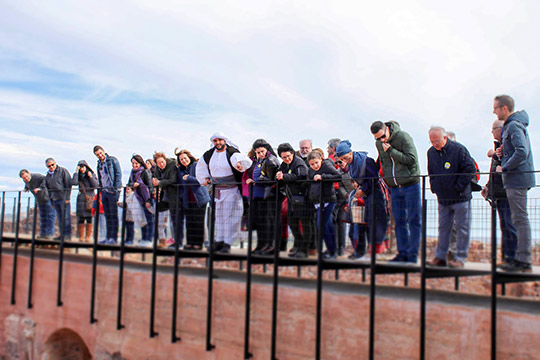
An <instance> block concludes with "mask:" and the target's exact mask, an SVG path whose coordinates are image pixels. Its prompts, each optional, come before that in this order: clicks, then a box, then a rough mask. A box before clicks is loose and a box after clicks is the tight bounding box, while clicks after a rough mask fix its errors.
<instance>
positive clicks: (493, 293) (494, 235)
mask: <svg viewBox="0 0 540 360" xmlns="http://www.w3.org/2000/svg"><path fill="white" fill-rule="evenodd" d="M491 194H493V192H491ZM490 205H491V359H492V360H495V359H496V358H497V207H496V205H495V203H493V202H490ZM503 258H504V254H503Z"/></svg>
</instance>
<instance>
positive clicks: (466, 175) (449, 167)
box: [427, 126, 476, 268]
mask: <svg viewBox="0 0 540 360" xmlns="http://www.w3.org/2000/svg"><path fill="white" fill-rule="evenodd" d="M429 141H430V142H431V145H432V147H431V148H429V150H428V153H427V155H428V174H429V175H430V177H429V182H430V186H431V192H432V193H434V194H436V195H437V201H438V204H439V243H438V245H437V250H436V252H435V258H434V259H433V260H431V261H429V262H428V264H429V265H433V266H446V265H447V261H446V258H447V255H448V247H449V245H450V233H451V231H452V225H455V226H456V230H457V253H456V255H455V257H454V258H453V259H452V260H450V261H448V266H450V267H453V268H462V267H463V266H464V264H465V261H466V259H467V255H468V251H469V240H470V214H471V199H472V195H471V174H474V173H475V172H476V168H475V167H474V161H473V159H472V157H471V155H470V154H469V151H468V150H467V148H465V146H463V145H461V144H460V143H458V142H454V141H452V140H449V139H448V137H447V135H446V133H445V131H444V128H442V127H438V126H433V127H431V129H430V130H429Z"/></svg>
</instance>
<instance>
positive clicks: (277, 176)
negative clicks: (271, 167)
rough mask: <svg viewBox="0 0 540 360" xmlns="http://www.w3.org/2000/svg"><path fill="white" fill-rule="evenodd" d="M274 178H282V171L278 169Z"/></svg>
mask: <svg viewBox="0 0 540 360" xmlns="http://www.w3.org/2000/svg"><path fill="white" fill-rule="evenodd" d="M276 180H283V171H278V172H277V173H276Z"/></svg>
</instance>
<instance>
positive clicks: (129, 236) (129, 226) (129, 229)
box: [125, 221, 135, 242]
mask: <svg viewBox="0 0 540 360" xmlns="http://www.w3.org/2000/svg"><path fill="white" fill-rule="evenodd" d="M125 224H126V241H125V242H133V239H134V238H135V223H134V222H133V221H126V222H125Z"/></svg>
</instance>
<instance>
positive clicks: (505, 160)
mask: <svg viewBox="0 0 540 360" xmlns="http://www.w3.org/2000/svg"><path fill="white" fill-rule="evenodd" d="M528 125H529V115H527V113H526V112H525V110H521V111H517V112H515V113H513V114H512V115H510V116H509V117H508V119H506V121H505V122H504V128H503V132H502V145H503V156H502V159H501V166H502V169H503V183H504V188H505V189H529V188H532V187H534V186H535V185H536V177H535V174H534V173H519V172H520V171H534V161H533V153H532V149H531V141H530V139H529V134H528V133H527V126H528Z"/></svg>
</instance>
